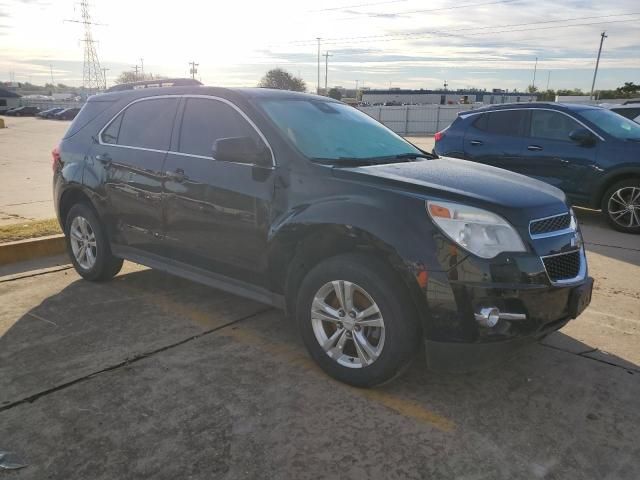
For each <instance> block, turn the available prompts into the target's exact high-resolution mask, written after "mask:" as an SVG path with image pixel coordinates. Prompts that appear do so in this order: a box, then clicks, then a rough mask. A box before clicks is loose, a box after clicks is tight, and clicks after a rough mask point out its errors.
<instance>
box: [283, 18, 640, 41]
mask: <svg viewBox="0 0 640 480" xmlns="http://www.w3.org/2000/svg"><path fill="white" fill-rule="evenodd" d="M629 15H640V12H630V13H617V14H610V15H592V16H587V17H573V18H562V19H557V20H543V21H539V22H528V23H514V24H510V25H502V26H500V27H495V26H486V27H469V28H456V32H464V31H472V32H475V31H477V30H488V29H495V28H512V27H522V26H528V25H544V24H549V23H558V22H573V21H577V20H590V19H594V18H611V17H622V16H629ZM635 20H636V19H635V18H632V19H628V20H615V21H606V22H592V23H580V24H574V25H553V26H551V27H540V28H525V29H519V30H498V31H496V30H492V31H490V32H488V33H489V34H493V33H509V32H526V31H532V30H545V29H549V28H563V27H574V26H583V25H596V24H601V23H617V22H629V21H635ZM483 34H486V33H484V32H483V33H469V34H466V36H471V35H483ZM434 35H440V36H446V37H462V36H463V35H458V34H452V33H449V32H446V31H443V30H431V31H428V32H427V31H423V32H409V33H392V34H386V35H364V36H356V37H333V38H325V39H323V41H324V43H326V44H332V45H333V44H338V43H346V42H352V43H362V42H359V40H363V41H367V42H368V41H370V40H382V39H389V40H390V41H391V40H404V39H406V38H420V37H430V36H434ZM383 41H384V40H383ZM285 44H286V45H296V46H298V45H299V46H306V45H309V44H310V40H297V41H296V40H294V41H292V42H286V43H283V44H282V45H285Z"/></svg>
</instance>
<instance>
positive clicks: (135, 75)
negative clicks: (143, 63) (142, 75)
mask: <svg viewBox="0 0 640 480" xmlns="http://www.w3.org/2000/svg"><path fill="white" fill-rule="evenodd" d="M131 68H133V71H134V72H135V73H134V75H133V79H134V81H136V82H137V81H138V69H139V68H140V67H138V65H134V66H133V67H131Z"/></svg>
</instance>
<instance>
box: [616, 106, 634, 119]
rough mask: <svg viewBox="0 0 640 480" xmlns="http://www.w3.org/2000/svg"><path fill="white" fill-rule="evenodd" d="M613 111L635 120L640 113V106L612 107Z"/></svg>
mask: <svg viewBox="0 0 640 480" xmlns="http://www.w3.org/2000/svg"><path fill="white" fill-rule="evenodd" d="M611 111H612V112H616V113H617V114H618V115H622V116H623V117H625V118H628V119H630V120H634V119H635V118H636V117H637V116H638V115H640V107H638V108H617V109H616V108H612V109H611Z"/></svg>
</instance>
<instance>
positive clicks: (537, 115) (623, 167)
mask: <svg viewBox="0 0 640 480" xmlns="http://www.w3.org/2000/svg"><path fill="white" fill-rule="evenodd" d="M435 140H436V143H435V148H434V153H435V154H437V155H438V156H448V157H456V158H462V159H465V160H471V161H474V162H479V163H485V164H487V165H493V166H496V167H500V168H504V169H507V170H511V171H513V172H517V173H521V174H523V175H527V176H529V177H533V178H536V179H538V180H542V181H544V182H547V183H550V184H551V185H553V186H555V187H558V188H560V189H561V190H563V191H564V192H565V193H566V194H567V196H568V197H569V200H570V201H571V203H573V204H574V205H576V206H581V207H587V208H594V209H601V210H602V211H603V213H604V214H605V216H606V218H607V220H608V221H609V223H610V224H611V226H612V227H613V228H615V229H616V230H620V231H623V232H627V233H636V234H637V233H640V125H638V124H637V123H635V122H632V121H631V120H628V119H626V118H624V117H622V116H621V115H618V114H616V113H613V112H611V111H609V110H605V109H602V108H599V107H592V106H586V105H566V104H559V103H530V104H505V105H492V106H488V107H484V108H480V109H477V110H472V111H467V112H461V113H460V114H459V115H458V118H457V119H456V120H455V121H454V122H453V123H452V124H451V125H450V126H449V127H448V128H446V129H445V130H443V131H441V132H438V133H437V134H436V136H435Z"/></svg>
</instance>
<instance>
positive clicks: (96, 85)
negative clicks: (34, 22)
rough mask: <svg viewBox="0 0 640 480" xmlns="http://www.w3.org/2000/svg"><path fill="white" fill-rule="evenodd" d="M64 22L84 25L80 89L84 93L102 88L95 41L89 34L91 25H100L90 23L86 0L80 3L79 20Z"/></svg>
mask: <svg viewBox="0 0 640 480" xmlns="http://www.w3.org/2000/svg"><path fill="white" fill-rule="evenodd" d="M65 22H73V23H81V24H83V25H84V38H83V39H82V42H84V63H83V68H82V87H83V88H84V89H85V93H89V94H90V93H91V92H95V91H96V90H99V89H100V87H101V86H102V72H101V68H100V60H99V59H98V53H97V52H96V45H95V44H96V43H97V42H96V41H95V40H94V39H93V34H92V33H91V26H92V25H100V24H99V23H94V22H92V21H91V14H90V13H89V2H88V0H81V1H80V20H65Z"/></svg>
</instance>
